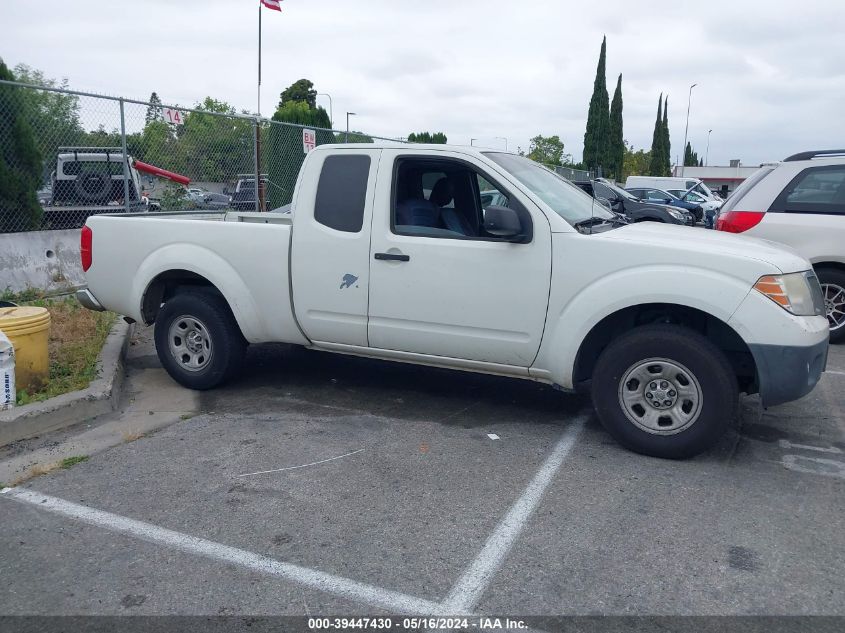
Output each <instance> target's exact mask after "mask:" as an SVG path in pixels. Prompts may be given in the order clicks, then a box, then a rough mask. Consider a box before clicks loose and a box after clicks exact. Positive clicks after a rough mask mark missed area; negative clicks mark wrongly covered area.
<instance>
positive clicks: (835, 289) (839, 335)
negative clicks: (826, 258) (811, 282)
mask: <svg viewBox="0 0 845 633" xmlns="http://www.w3.org/2000/svg"><path fill="white" fill-rule="evenodd" d="M816 275H817V276H818V278H819V283H820V284H822V291H823V292H824V291H826V294H825V307H826V309H827V319H828V323H830V342H831V343H842V342H845V314H840V313H839V312H838V311H837V312H836V313H835V318H836V319H837V320H839V325H838V326H837V325H836V324H835V321H834V319H833V317H832V316H831V303H830V300H831V299H833V300H834V301H835V302H836V307H837V308H838V309H839V310H845V271H843V270H839V269H838V268H819V269H818V270H817V271H816ZM840 292H842V293H843V294H839V293H840ZM831 293H833V294H831Z"/></svg>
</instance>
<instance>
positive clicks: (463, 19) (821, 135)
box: [0, 0, 845, 165]
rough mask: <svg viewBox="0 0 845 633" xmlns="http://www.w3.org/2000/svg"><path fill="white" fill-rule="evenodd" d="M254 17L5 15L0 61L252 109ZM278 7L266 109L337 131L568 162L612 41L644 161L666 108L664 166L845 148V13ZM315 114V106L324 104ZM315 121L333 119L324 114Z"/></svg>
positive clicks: (110, 88)
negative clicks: (433, 137)
mask: <svg viewBox="0 0 845 633" xmlns="http://www.w3.org/2000/svg"><path fill="white" fill-rule="evenodd" d="M258 1H259V0H136V1H134V2H128V1H121V0H110V1H107V2H104V1H103V0H74V1H73V2H70V1H65V2H50V3H47V4H44V3H32V2H30V1H29V0H26V1H25V0H0V24H2V25H3V27H2V28H3V38H2V44H0V56H2V57H3V58H4V60H5V61H6V63H7V64H8V65H9V66H14V65H15V64H18V63H21V62H23V63H26V64H29V65H31V66H33V67H35V68H38V69H41V70H43V71H44V72H45V73H46V74H47V75H48V76H50V77H56V78H62V77H67V78H68V80H69V81H70V84H71V86H72V87H74V88H76V89H78V90H85V91H92V92H98V93H106V94H111V95H123V96H126V97H134V98H140V99H147V98H148V96H149V94H150V93H151V92H152V91H156V92H158V94H159V95H160V96H161V98H162V99H163V100H164V101H165V102H171V103H178V104H182V105H190V104H193V103H196V102H197V101H200V100H201V99H202V98H203V97H205V96H206V95H212V96H214V97H215V98H217V99H221V100H225V101H228V102H229V103H231V104H232V105H234V106H235V107H236V108H238V109H250V110H254V109H255V102H256V55H257V13H258ZM798 6H799V5H798V4H796V3H794V2H785V1H784V0H730V1H725V0H709V1H708V2H701V1H700V0H698V1H689V2H688V1H685V0H674V1H673V2H662V1H661V2H656V1H650V0H638V1H636V2H634V1H633V0H603V2H583V1H581V2H563V1H557V2H552V1H541V0H523V1H522V2H504V1H501V0H427V1H425V2H419V1H415V2H412V1H410V0H284V2H283V9H284V11H283V13H281V14H279V13H275V12H272V11H267V10H265V12H264V14H263V22H264V81H263V95H262V100H261V101H262V102H261V108H262V112H263V113H265V114H271V113H272V111H273V109H274V107H275V105H276V103H277V101H278V93H279V92H280V91H281V90H282V89H283V88H284V87H285V86H287V85H289V84H290V83H292V82H293V81H295V80H297V79H299V78H302V77H307V78H308V79H311V80H312V81H314V83H315V84H316V87H317V89H318V90H319V91H320V92H326V93H329V94H331V96H332V101H333V111H334V112H333V114H334V122H335V127H338V128H343V127H344V126H345V113H346V112H347V111H354V112H357V113H358V115H357V116H356V117H355V118H354V119H353V121H354V123H353V127H354V128H358V129H361V130H364V131H367V132H369V133H372V134H381V135H386V136H407V134H408V133H409V132H412V131H421V130H431V131H438V130H441V131H444V132H446V134H447V135H448V137H449V140H450V142H455V143H461V144H469V142H470V139H471V138H474V139H478V140H477V141H476V144H482V145H487V146H491V147H502V146H504V140H502V139H501V138H497V137H506V138H507V142H508V146H509V148H511V149H513V148H515V147H516V146H521V147H523V148H525V147H527V144H528V139H529V138H531V137H532V136H534V135H536V134H543V135H552V134H557V135H559V136H560V137H561V139H562V140H563V141H564V143H565V144H566V151H567V152H570V153H572V154H573V156H574V157H575V158H576V159H578V158H580V156H581V150H582V142H583V135H584V125H585V121H586V115H587V106H588V104H589V99H590V94H591V92H592V85H593V79H594V77H595V69H596V62H597V58H598V52H599V47H600V44H601V38H602V35H607V41H608V60H607V81H608V91H609V92H610V93H611V95H612V91H613V88H614V86H615V82H616V77H617V75H618V74H619V73H622V75H623V80H622V81H623V84H622V85H623V96H624V104H625V110H624V120H625V138H626V139H627V140H628V141H630V142H631V143H633V144H634V146H635V147H637V148H640V147H645V148H646V149H647V148H648V147H649V146H650V145H651V134H652V128H653V124H654V116H655V113H656V108H657V99H658V95H659V94H660V93H661V92H663V93H668V95H669V124H670V128H671V133H672V159H673V160H674V159H675V156H676V155H677V154H679V153H680V152H681V150H682V145H683V138H684V122H685V118H686V109H687V95H688V90H689V86H690V84H692V83H698V86H697V87H696V88H695V89H694V91H693V93H692V110H691V114H690V123H689V138H690V140H691V141H692V143H693V146H694V148H695V149H696V150H698V151H699V153H700V154H701V155H703V154H704V151H705V146H706V143H707V131H708V130H709V129H712V130H713V132H712V135H711V144H710V164H727V161H728V160H729V159H731V158H740V159H742V161H743V164H746V165H752V164H758V163H760V162H762V161H769V160H779V159H782V158H784V157H785V156H787V155H788V154H790V153H792V152H796V151H800V150H805V149H818V148H830V147H834V146H835V147H842V146H845V37H843V33H842V32H843V27H845V2H843V1H842V0H802V1H801V2H800V10H797V8H796V7H798ZM319 102H320V103H321V104H323V105H325V106H326V107H327V106H328V100H327V99H326V98H325V97H320V100H319ZM327 109H328V107H327Z"/></svg>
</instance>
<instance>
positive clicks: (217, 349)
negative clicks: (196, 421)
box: [155, 290, 247, 391]
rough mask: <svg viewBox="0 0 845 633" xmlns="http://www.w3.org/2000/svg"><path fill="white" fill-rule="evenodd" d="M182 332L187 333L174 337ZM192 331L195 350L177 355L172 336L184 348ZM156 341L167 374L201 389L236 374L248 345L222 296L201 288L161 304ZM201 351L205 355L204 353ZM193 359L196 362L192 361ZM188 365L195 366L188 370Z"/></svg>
mask: <svg viewBox="0 0 845 633" xmlns="http://www.w3.org/2000/svg"><path fill="white" fill-rule="evenodd" d="M197 324H198V325H197ZM183 325H184V326H185V327H184V328H182V329H181V330H180V328H181V326H183ZM189 328H193V329H189ZM181 332H186V333H187V335H186V336H185V337H181V336H176V334H180V335H181ZM194 334H195V335H196V336H195V339H198V340H197V341H195V342H197V343H198V345H196V348H195V349H193V350H189V349H184V352H183V354H182V355H181V356H180V355H179V354H178V353H177V352H176V351H174V349H173V348H172V347H171V336H173V337H174V338H173V340H174V341H178V343H179V344H180V345H182V346H183V347H184V346H187V345H188V344H189V341H188V338H189V336H191V335H194ZM203 337H206V338H207V343H208V345H205V344H204V343H205V342H206V341H205V339H204V338H203ZM155 344H156V352H157V353H158V358H159V360H160V361H161V364H162V365H163V366H164V368H165V369H166V370H167V373H168V374H170V377H171V378H173V380H175V381H176V382H178V383H179V384H180V385H183V386H185V387H188V388H189V389H197V390H200V391H203V390H206V389H212V388H213V387H217V386H218V385H221V384H223V383H224V382H226V381H227V380H229V379H230V378H232V377H233V376H234V375H235V374H237V373H238V371H239V370H240V368H241V367H242V365H243V360H244V355H245V353H246V347H247V342H246V339H244V337H243V334H241V330H240V328H239V327H238V324H237V322H236V321H235V317H234V316H233V315H232V311H231V310H230V309H229V306H228V304H227V303H226V301H225V299H223V297H221V296H220V295H219V294H216V293H213V292H210V291H203V290H190V291H185V292H181V293H179V294H177V295H176V296H174V297H173V298H171V299H169V300H168V301H167V302H166V303H165V304H164V306H162V308H161V310H159V313H158V316H157V317H156V320H155ZM175 346H176V343H174V347H175ZM204 350H207V353H208V356H203V351H204ZM186 358H187V360H185V359H186ZM192 359H194V360H196V362H195V363H192ZM198 359H202V360H198ZM190 364H195V365H196V367H194V368H193V369H191V368H190V366H189V365H190Z"/></svg>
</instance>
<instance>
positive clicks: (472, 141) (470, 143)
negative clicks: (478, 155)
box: [469, 138, 478, 147]
mask: <svg viewBox="0 0 845 633" xmlns="http://www.w3.org/2000/svg"><path fill="white" fill-rule="evenodd" d="M477 140H478V139H477V138H471V139H469V146H470V147H472V144H473V143H474V142H475V141H477Z"/></svg>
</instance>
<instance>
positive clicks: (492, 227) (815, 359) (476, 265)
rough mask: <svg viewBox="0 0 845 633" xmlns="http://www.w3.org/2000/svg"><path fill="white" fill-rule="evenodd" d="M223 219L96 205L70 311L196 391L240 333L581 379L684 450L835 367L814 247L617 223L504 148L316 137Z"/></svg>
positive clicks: (214, 380) (656, 447) (610, 414)
mask: <svg viewBox="0 0 845 633" xmlns="http://www.w3.org/2000/svg"><path fill="white" fill-rule="evenodd" d="M482 192H483V194H484V200H486V202H482ZM491 192H492V193H493V194H494V195H492V196H491V195H490V194H491ZM493 201H495V202H496V204H493ZM216 219H217V221H214V218H213V217H212V218H211V219H209V215H208V214H204V215H203V216H202V218H201V219H198V218H196V217H192V216H191V215H189V214H166V213H158V214H138V215H132V214H129V215H120V216H104V215H100V216H95V217H91V218H89V219H88V221H87V224H86V226H85V227H84V228H83V231H82V260H83V268H84V270H85V271H86V275H87V281H88V287H87V289H85V290H83V291H80V293H79V295H78V296H79V298H80V301H81V302H82V303H83V304H84V305H86V307H89V308H92V309H103V308H107V309H110V310H114V311H116V312H118V313H121V314H124V315H126V316H127V317H128V318H129V319H132V320H135V321H138V322H142V323H146V324H152V323H154V324H155V343H156V348H157V352H158V355H159V358H160V359H161V362H162V364H163V365H164V367H165V369H166V370H167V371H168V372H169V373H170V375H171V376H172V377H173V378H174V379H175V380H176V381H178V382H179V383H181V384H183V385H185V386H188V387H191V388H194V389H210V388H213V387H215V386H216V385H219V384H220V383H222V382H223V381H225V380H227V379H229V378H233V377H235V376H236V375H237V373H238V370H239V368H240V367H241V366H242V363H243V362H244V355H245V350H246V347H247V345H248V344H250V343H264V342H285V343H291V344H298V345H303V346H307V347H310V348H313V349H319V350H325V351H331V352H338V353H343V354H354V355H360V356H367V357H372V358H378V359H384V360H388V361H401V362H409V363H418V364H423V365H431V366H436V367H446V368H450V369H456V370H464V371H475V372H482V373H488V374H496V375H501V376H510V377H514V378H521V379H527V380H535V381H539V382H543V383H547V384H552V385H556V386H558V387H560V388H562V389H564V390H575V389H579V388H585V389H590V391H591V393H592V398H593V403H594V405H595V408H596V411H597V413H598V416H599V418H600V420H601V422H602V423H603V425H604V426H605V428H606V429H607V430H608V431H609V432H610V433H611V434H612V435H613V436H614V437H615V438H616V439H617V440H618V441H619V442H620V443H622V444H623V445H625V446H627V447H628V448H630V449H632V450H635V451H638V452H641V453H646V454H649V455H656V456H661V457H670V458H681V457H687V456H690V455H694V454H696V453H698V452H700V451H702V450H705V449H706V448H707V447H709V446H711V445H712V444H713V443H714V442H715V441H716V440H717V439H718V438H719V436H720V435H721V434H722V432H723V431H724V430H725V429H726V428H727V426H728V425H729V424H730V422H731V420H732V418H733V417H734V415H735V412H736V410H737V401H738V397H739V392H741V391H742V392H746V393H757V392H759V393H760V395H761V398H762V401H763V404H764V405H765V406H770V405H776V404H779V403H782V402H786V401H789V400H794V399H796V398H799V397H801V396H803V395H804V394H806V393H808V392H809V391H811V390H812V389H813V387H814V386H815V384H816V382H817V381H818V380H819V377H820V375H821V373H822V371H823V370H824V367H825V363H826V358H827V344H828V324H827V319H826V318H825V316H824V305H823V301H822V299H821V290H820V287H819V283H818V280H817V279H816V278H815V276H814V274H813V272H812V269H811V267H810V264H809V263H808V262H807V260H805V259H804V258H802V257H800V256H798V255H797V254H795V253H794V252H792V251H789V250H786V249H781V248H779V247H778V246H776V245H773V244H770V243H766V242H762V241H759V240H753V239H743V238H739V237H736V236H733V235H725V234H722V233H717V232H712V231H701V230H699V229H695V228H690V227H684V226H675V225H658V224H654V223H641V224H632V225H627V224H626V223H625V222H624V220H620V219H619V218H618V216H616V215H614V214H612V213H610V212H608V211H606V210H605V209H603V208H602V207H600V206H599V205H595V204H594V203H593V200H592V198H590V197H589V196H588V195H587V194H585V193H584V192H582V191H581V190H579V189H578V188H577V187H573V186H572V185H571V184H570V183H569V182H568V181H565V180H564V179H563V178H561V177H559V176H557V175H555V174H553V173H552V172H550V171H548V170H547V169H545V168H543V167H541V166H539V165H538V164H536V163H534V162H532V161H530V160H528V159H526V158H522V157H520V156H516V155H514V154H509V153H506V152H492V151H491V152H480V151H476V150H475V149H472V148H455V147H449V146H443V145H411V146H407V147H395V146H380V145H378V144H361V145H356V144H349V145H321V146H319V147H317V148H316V149H315V150H314V151H312V152H310V153H309V154H308V155H307V157H306V159H305V161H304V163H303V166H302V169H301V171H300V174H299V178H298V181H297V184H296V190H295V193H294V198H293V204H292V212H291V214H268V213H249V212H247V213H238V212H229V213H226V214H220V215H219V216H217V218H216Z"/></svg>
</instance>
